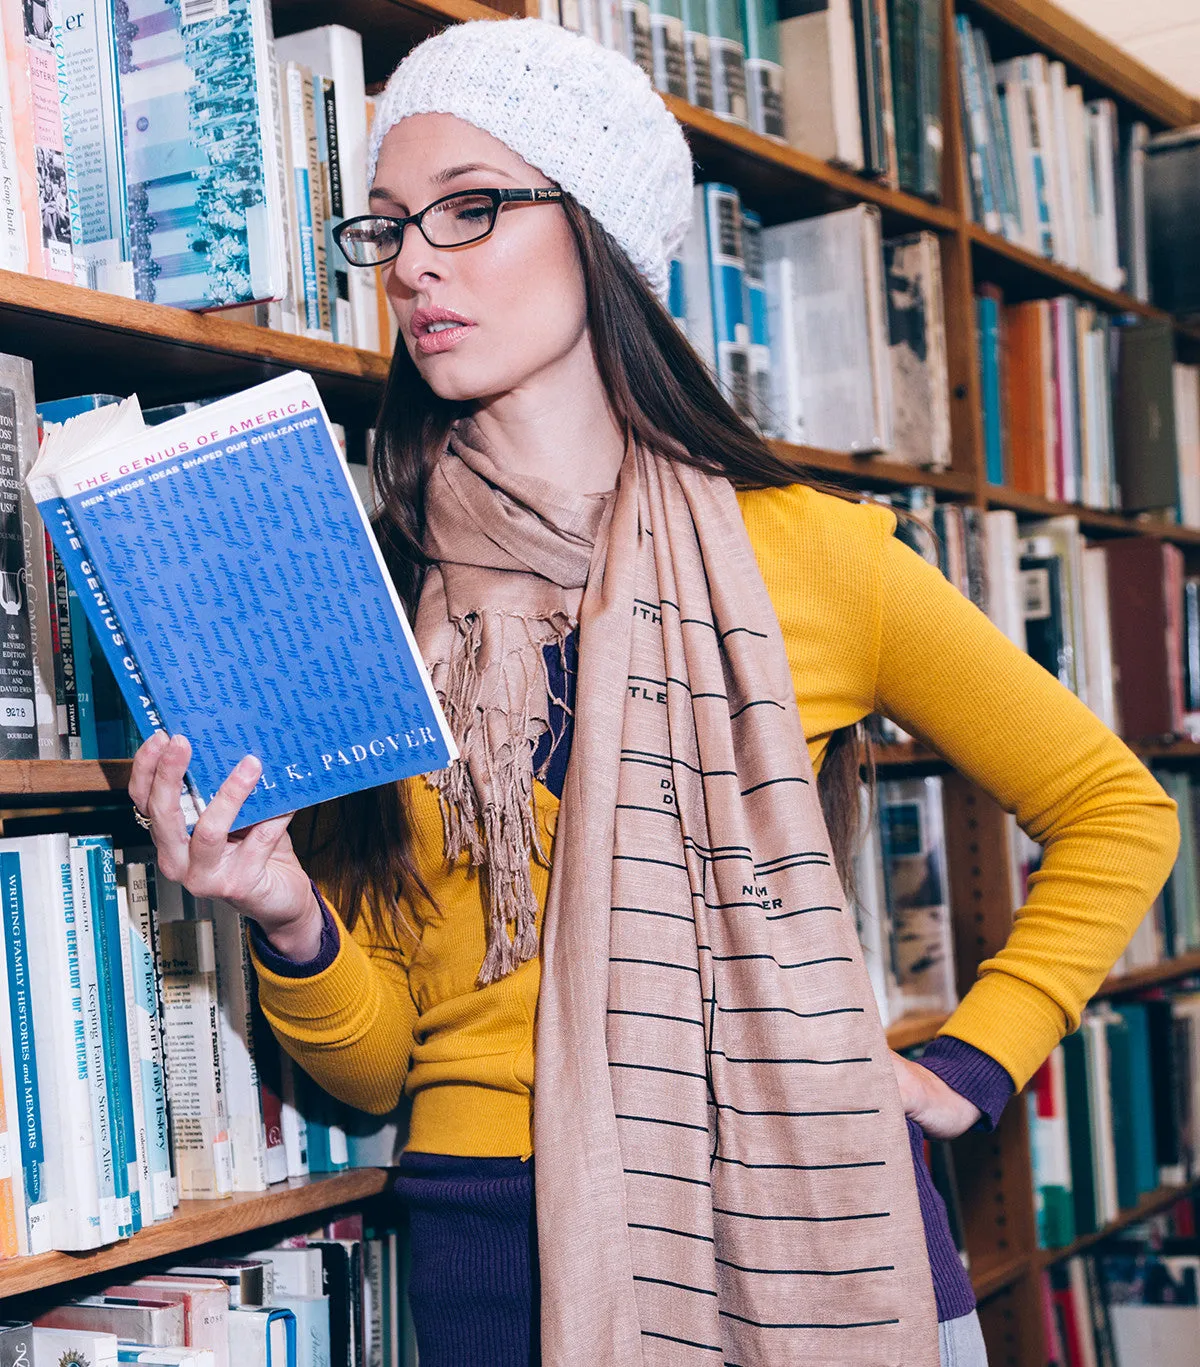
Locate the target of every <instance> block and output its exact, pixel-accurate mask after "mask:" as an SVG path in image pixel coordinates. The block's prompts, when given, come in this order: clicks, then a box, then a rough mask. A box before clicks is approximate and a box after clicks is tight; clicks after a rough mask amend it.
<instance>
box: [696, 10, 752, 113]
mask: <svg viewBox="0 0 1200 1367" xmlns="http://www.w3.org/2000/svg"><path fill="white" fill-rule="evenodd" d="M707 6H708V47H709V57H710V61H711V63H712V107H713V113H715V114H717V115H718V116H719V117H720V118H722V119H726V120H728V122H730V123H734V124H737V125H739V126H740V127H742V128H746V127H748V126H749V123H750V119H749V111H748V109H747V107H746V38H745V34H744V33H743V32H742V15H741V9H740V5H739V0H707Z"/></svg>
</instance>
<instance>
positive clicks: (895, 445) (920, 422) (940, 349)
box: [883, 232, 950, 470]
mask: <svg viewBox="0 0 1200 1367" xmlns="http://www.w3.org/2000/svg"><path fill="white" fill-rule="evenodd" d="M883 267H884V272H885V276H886V279H887V300H888V313H887V316H888V356H889V359H890V362H891V370H892V405H893V432H892V447H891V450H890V451H889V452H888V457H889V459H891V460H898V461H904V462H906V463H908V464H911V465H923V466H927V467H929V468H931V469H934V470H943V469H945V468H946V467H947V466H948V465H949V463H950V381H949V376H948V373H947V362H946V333H945V325H944V322H943V313H942V270H941V254H940V252H939V250H938V244H937V237H936V235H935V234H933V233H927V232H923V233H912V234H910V235H908V236H906V237H893V238H885V239H884V242H883Z"/></svg>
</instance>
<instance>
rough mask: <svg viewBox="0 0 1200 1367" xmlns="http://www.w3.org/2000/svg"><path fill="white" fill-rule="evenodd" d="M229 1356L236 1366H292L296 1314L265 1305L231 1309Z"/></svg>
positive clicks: (294, 1357)
mask: <svg viewBox="0 0 1200 1367" xmlns="http://www.w3.org/2000/svg"><path fill="white" fill-rule="evenodd" d="M229 1356H230V1358H231V1360H232V1361H233V1362H236V1363H237V1364H238V1367H292V1364H293V1363H294V1362H295V1359H296V1316H295V1315H294V1314H292V1312H291V1311H290V1310H281V1309H276V1308H275V1307H273V1306H266V1305H260V1306H253V1307H251V1306H239V1307H238V1308H237V1309H231V1310H230V1312H229Z"/></svg>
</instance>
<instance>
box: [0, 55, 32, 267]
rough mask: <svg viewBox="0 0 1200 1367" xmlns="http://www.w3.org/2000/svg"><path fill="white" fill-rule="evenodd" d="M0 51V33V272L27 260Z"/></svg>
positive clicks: (14, 141)
mask: <svg viewBox="0 0 1200 1367" xmlns="http://www.w3.org/2000/svg"><path fill="white" fill-rule="evenodd" d="M3 49H4V36H3V31H2V30H0V269H3V270H6V271H25V270H26V269H27V268H28V265H29V257H28V254H27V247H26V242H25V220H24V218H23V217H22V214H21V168H20V166H19V164H18V161H17V137H16V128H15V126H14V122H13V104H12V96H11V94H10V92H9V85H8V63H7V61H6V60H5V58H4V51H3Z"/></svg>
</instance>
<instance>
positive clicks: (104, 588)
mask: <svg viewBox="0 0 1200 1367" xmlns="http://www.w3.org/2000/svg"><path fill="white" fill-rule="evenodd" d="M27 483H28V486H29V489H30V492H31V493H32V495H33V497H34V499H35V500H36V502H37V504H38V507H39V509H40V511H41V514H42V517H43V519H44V521H45V523H46V527H47V529H48V530H49V533H50V536H51V538H52V540H53V541H54V545H55V547H56V548H57V550H58V553H59V555H60V556H61V557H62V560H63V562H64V564H65V566H66V569H67V573H68V575H69V576H70V577H71V579H72V581H73V583H74V585H75V587H76V588H77V590H78V592H79V595H80V597H81V599H82V600H83V603H84V605H85V608H86V610H87V614H88V620H89V622H90V623H91V625H92V627H93V628H94V629H95V632H96V635H97V638H98V639H99V641H100V643H101V645H102V646H103V648H104V651H105V654H106V655H107V657H108V661H109V664H110V665H111V666H112V669H113V673H114V674H115V675H116V678H117V681H118V683H119V684H120V686H121V690H122V692H123V694H124V697H125V701H126V703H127V704H128V706H129V709H130V711H131V712H132V713H133V716H134V719H135V721H136V723H137V725H138V728H139V730H140V731H141V733H142V735H143V737H146V736H149V735H151V734H152V732H154V731H156V730H161V729H164V728H165V729H166V730H167V731H169V732H170V733H172V734H179V733H182V734H183V735H185V736H187V738H188V740H190V741H191V743H192V750H193V754H192V764H191V768H190V770H189V773H188V788H189V791H190V793H191V795H192V798H193V799H194V801H195V804H196V806H197V807H203V806H204V804H205V803H206V802H208V801H209V800H210V799H211V798H212V796H213V794H214V793H215V792H216V790H217V788H218V787H219V786H220V784H221V783H222V782H223V781H224V779H225V778H226V776H227V775H228V773H229V771H230V770H231V769H232V768H233V766H234V765H235V764H236V763H237V761H238V760H239V759H240V758H241V757H242V755H244V754H247V753H249V754H253V755H256V756H257V757H258V759H259V760H261V761H262V765H263V774H262V778H261V779H260V781H259V783H258V786H257V787H256V788H255V790H254V792H253V793H252V794H251V795H250V797H249V798H248V799H247V801H246V803H245V805H244V806H243V808H242V811H241V814H240V816H239V818H238V821H237V823H236V827H235V828H240V827H243V826H247V825H249V824H251V823H253V822H257V821H263V820H266V819H267V818H269V817H271V816H275V815H278V814H280V813H283V812H290V811H294V810H296V809H298V808H301V807H308V806H311V805H312V804H313V803H316V802H323V801H325V800H326V799H328V798H333V797H338V796H341V795H343V794H346V793H352V792H357V791H359V790H360V789H363V788H371V787H375V786H376V785H378V784H382V783H390V782H394V781H395V780H397V779H401V778H406V777H408V776H409V775H412V774H418V773H427V772H429V771H431V770H435V769H441V768H444V767H445V765H446V764H447V763H449V761H450V760H451V759H452V758H453V757H454V756H455V754H456V750H455V746H454V741H453V739H452V738H451V735H450V732H449V729H448V728H447V726H446V722H445V718H444V717H443V716H442V712H441V709H440V708H439V706H438V703H437V699H436V697H435V695H434V693H433V689H432V688H431V686H430V683H429V677H428V675H427V673H426V671H425V668H424V665H423V664H422V662H421V659H420V656H419V655H418V654H417V649H416V644H415V642H414V640H413V636H412V632H411V630H410V629H409V625H408V621H407V620H406V618H405V615H404V611H403V609H402V607H401V605H400V601H399V599H398V598H397V596H396V591H395V588H394V587H393V585H392V582H391V579H390V577H389V575H388V572H387V569H386V567H385V565H384V561H383V557H382V556H381V554H380V551H379V547H378V545H377V544H376V542H375V538H374V536H373V535H372V533H371V528H370V525H369V523H368V520H367V516H366V514H365V512H364V511H363V507H362V503H361V502H360V500H359V497H358V494H357V493H356V491H355V488H354V484H353V482H352V480H351V478H350V474H349V471H348V469H347V467H346V464H345V462H344V460H343V458H342V456H341V453H340V451H339V449H338V446H337V443H336V441H335V440H334V437H333V435H332V433H331V432H330V430H329V422H328V418H327V417H326V414H325V410H324V408H323V407H322V405H321V400H320V396H319V395H318V394H317V390H316V386H315V385H314V384H313V382H312V380H311V379H310V378H309V376H307V375H303V374H301V373H299V372H293V373H291V374H288V375H284V376H281V377H280V378H279V379H277V380H270V381H268V382H267V383H266V384H261V385H257V386H255V387H254V388H253V389H248V390H246V391H244V392H243V393H241V394H235V395H233V396H231V397H230V398H227V399H222V400H220V401H219V402H217V403H213V404H209V405H207V406H206V407H203V408H200V409H198V410H196V411H195V412H192V413H186V414H184V415H183V416H182V417H180V418H176V419H174V420H172V421H171V422H167V423H164V424H162V425H160V426H157V427H147V426H146V425H145V423H144V422H143V420H142V415H141V410H140V408H139V406H138V401H137V399H136V397H134V398H130V399H126V400H125V401H124V402H123V403H121V404H119V405H114V406H110V407H107V408H99V409H95V410H94V411H91V412H87V413H83V414H80V415H79V416H78V417H76V418H72V419H71V420H70V421H69V422H66V423H64V424H63V425H62V426H60V427H52V428H50V429H49V430H48V431H47V432H46V435H45V438H44V440H43V442H42V448H41V451H40V453H39V455H38V459H37V462H36V463H35V465H34V467H33V469H32V470H31V471H30V473H29V476H28V480H27Z"/></svg>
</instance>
